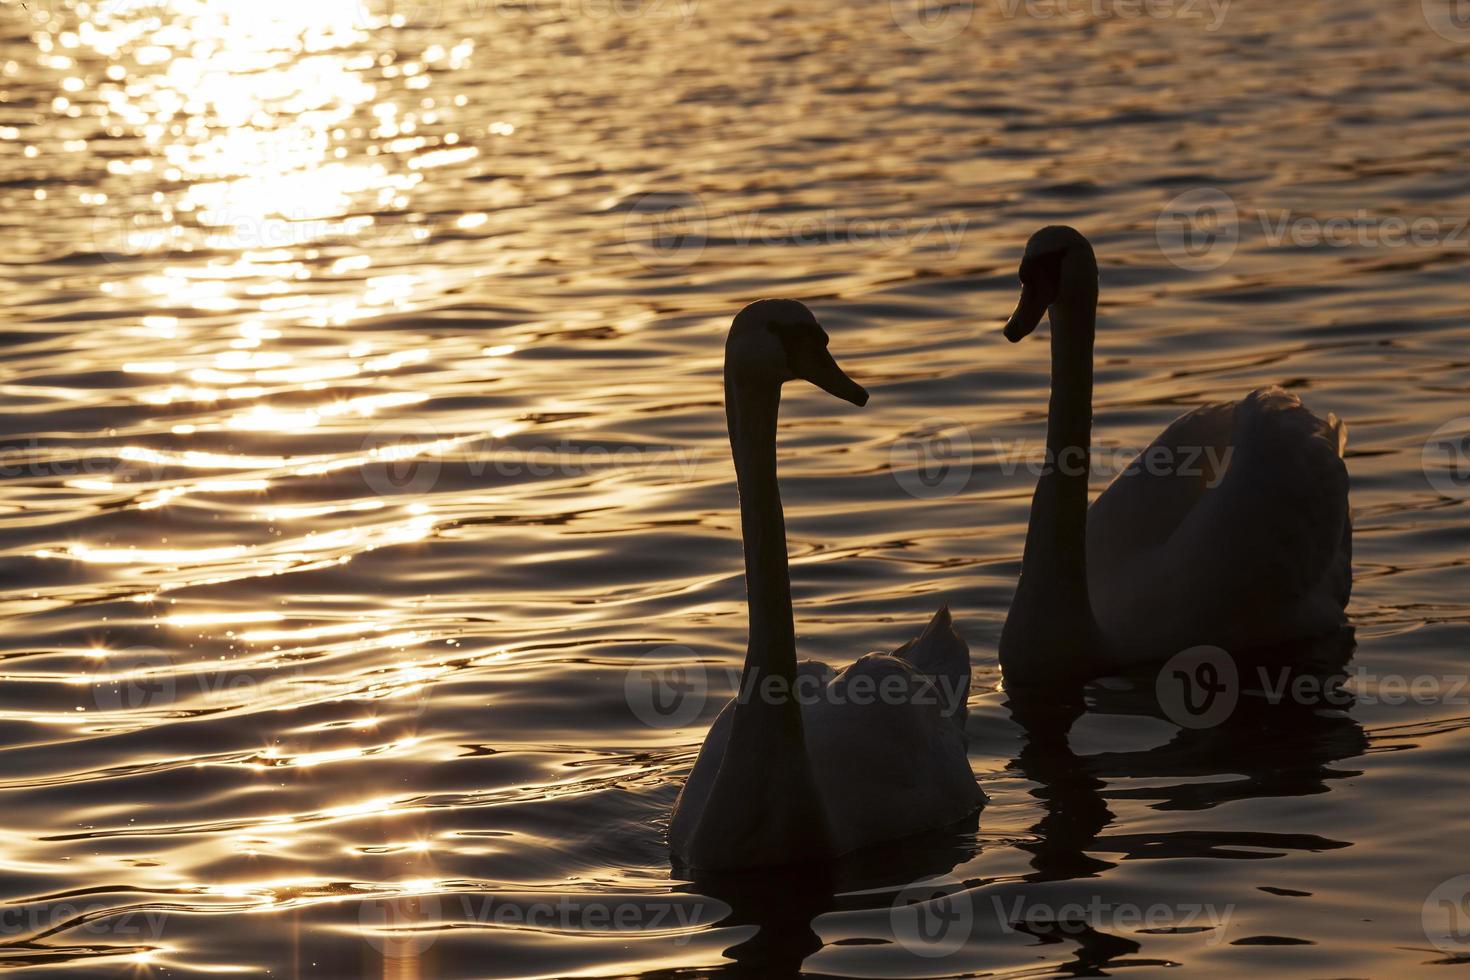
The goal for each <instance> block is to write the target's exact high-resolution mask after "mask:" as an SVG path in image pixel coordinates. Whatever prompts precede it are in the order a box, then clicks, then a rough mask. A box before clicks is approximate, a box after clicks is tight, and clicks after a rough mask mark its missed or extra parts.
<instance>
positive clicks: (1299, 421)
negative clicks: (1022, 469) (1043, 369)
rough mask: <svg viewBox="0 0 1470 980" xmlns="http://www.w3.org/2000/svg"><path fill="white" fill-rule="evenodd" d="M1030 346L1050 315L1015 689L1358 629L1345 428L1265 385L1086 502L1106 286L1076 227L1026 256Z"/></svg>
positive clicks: (1012, 626)
mask: <svg viewBox="0 0 1470 980" xmlns="http://www.w3.org/2000/svg"><path fill="white" fill-rule="evenodd" d="M1020 278H1021V299H1020V302H1019V304H1018V305H1017V307H1016V311H1015V313H1014V314H1012V316H1011V318H1010V320H1009V322H1007V324H1006V326H1005V336H1006V338H1007V339H1008V340H1010V341H1011V342H1013V343H1014V342H1017V341H1020V340H1021V339H1023V338H1024V337H1026V336H1027V335H1028V334H1030V333H1031V332H1032V331H1033V330H1035V329H1036V327H1037V325H1038V324H1039V323H1040V322H1041V319H1042V317H1043V316H1048V315H1049V318H1050V321H1051V334H1052V335H1051V365H1052V384H1051V401H1050V405H1049V409H1048V414H1047V455H1046V465H1045V468H1044V470H1043V472H1042V475H1041V476H1040V478H1039V479H1038V481H1037V485H1036V491H1035V495H1034V497H1033V499H1032V506H1031V521H1030V526H1029V527H1028V528H1027V533H1026V546H1025V553H1024V555H1023V557H1022V561H1021V578H1020V581H1019V582H1018V583H1017V586H1016V593H1015V598H1014V599H1013V600H1012V602H1011V609H1010V613H1009V615H1008V616H1007V617H1006V624H1005V627H1004V630H1003V631H1002V634H1001V643H1000V661H1001V667H1002V669H1003V671H1004V673H1005V678H1006V683H1007V685H1008V686H1009V685H1027V684H1047V683H1051V682H1053V681H1055V680H1057V679H1060V678H1064V677H1072V678H1086V677H1091V676H1097V675H1099V674H1103V673H1107V672H1110V671H1113V670H1118V669H1127V668H1130V667H1134V666H1138V665H1143V664H1148V663H1153V662H1157V661H1160V660H1164V659H1167V658H1168V657H1170V656H1172V655H1173V654H1175V653H1178V652H1180V651H1182V650H1184V649H1187V648H1189V647H1193V646H1199V645H1205V644H1208V645H1212V646H1218V647H1222V648H1224V649H1226V650H1229V651H1231V652H1237V651H1245V650H1253V651H1255V650H1262V649H1267V648H1273V647H1274V648H1279V650H1280V652H1279V654H1277V655H1280V656H1286V655H1287V653H1288V651H1287V650H1286V648H1285V646H1284V645H1286V644H1289V643H1290V642H1292V641H1297V640H1304V639H1309V638H1313V637H1318V636H1324V635H1327V634H1331V633H1333V632H1335V631H1337V630H1338V629H1340V628H1341V627H1342V626H1343V625H1344V624H1345V623H1346V615H1345V613H1344V610H1345V608H1346V606H1347V601H1348V597H1349V593H1350V591H1351V587H1352V567H1351V563H1352V522H1351V517H1350V514H1349V510H1348V474H1347V468H1346V466H1345V465H1344V463H1343V458H1342V457H1343V450H1344V448H1345V446H1346V443H1347V431H1346V428H1345V426H1343V424H1342V423H1341V422H1339V421H1338V420H1337V418H1336V417H1335V416H1332V415H1329V416H1328V417H1327V418H1326V419H1325V420H1324V419H1319V418H1317V417H1316V416H1315V415H1313V414H1312V413H1311V412H1310V411H1308V410H1307V408H1306V407H1305V406H1304V405H1303V404H1302V402H1301V400H1300V399H1299V398H1297V397H1296V396H1295V395H1293V394H1291V393H1289V392H1287V391H1284V390H1283V389H1281V388H1277V387H1270V388H1261V389H1257V390H1256V391H1253V392H1251V393H1250V394H1249V395H1247V396H1245V397H1244V398H1242V399H1240V400H1239V401H1235V402H1221V403H1217V404H1212V405H1206V406H1203V407H1201V408H1197V409H1195V410H1194V411H1192V412H1189V413H1187V414H1185V415H1183V416H1181V417H1180V418H1179V419H1176V420H1175V421H1174V422H1173V423H1171V424H1170V425H1169V426H1168V427H1167V428H1166V429H1165V430H1164V431H1163V432H1162V433H1161V434H1160V435H1159V436H1158V438H1156V439H1155V440H1154V442H1153V444H1152V445H1150V446H1149V447H1148V448H1147V449H1145V450H1144V451H1143V452H1142V453H1140V454H1139V456H1138V457H1137V458H1136V459H1135V460H1134V461H1133V463H1132V465H1130V466H1129V467H1127V469H1125V470H1124V472H1123V473H1122V474H1121V475H1119V476H1118V477H1117V479H1115V480H1114V481H1113V482H1112V483H1111V484H1110V485H1109V486H1108V488H1107V489H1106V490H1104V491H1103V493H1102V495H1101V496H1099V497H1098V499H1097V500H1096V501H1095V502H1094V503H1093V504H1092V505H1091V507H1089V506H1088V503H1087V497H1088V477H1089V475H1090V463H1091V457H1090V452H1089V444H1090V441H1091V435H1092V355H1093V344H1094V339H1095V336H1096V323H1097V297H1098V274H1097V259H1096V256H1095V255H1094V253H1093V249H1092V245H1091V244H1090V243H1089V242H1088V240H1087V239H1086V238H1085V237H1083V235H1082V234H1080V233H1079V232H1077V231H1076V230H1074V229H1072V228H1067V227H1060V226H1055V227H1049V228H1043V229H1042V230H1041V231H1038V232H1037V233H1036V234H1035V235H1033V236H1032V237H1031V239H1030V241H1029V242H1028V243H1027V245H1026V253H1025V256H1024V258H1023V259H1022V262H1021V270H1020Z"/></svg>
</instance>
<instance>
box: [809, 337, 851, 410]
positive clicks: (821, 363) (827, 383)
mask: <svg viewBox="0 0 1470 980" xmlns="http://www.w3.org/2000/svg"><path fill="white" fill-rule="evenodd" d="M801 360H802V361H803V362H804V363H803V364H802V365H801V368H800V370H799V371H798V372H797V377H799V378H801V380H803V381H810V382H811V383H812V384H814V385H816V386H817V387H818V388H821V389H822V390H823V391H825V392H826V393H827V394H829V395H836V396H837V397H838V398H841V399H842V400H843V401H845V402H852V403H853V404H854V405H856V406H857V407H858V408H862V407H863V406H864V405H866V404H867V403H868V392H867V389H865V388H864V387H863V386H862V385H860V384H858V383H857V382H856V381H854V380H852V379H851V378H849V377H848V376H847V375H846V374H845V373H843V370H842V368H840V367H838V366H837V362H836V361H835V360H833V358H832V353H831V351H829V350H827V348H825V347H819V348H816V349H814V350H811V351H809V352H807V353H806V356H804V357H802V359H801Z"/></svg>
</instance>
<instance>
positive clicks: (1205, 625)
mask: <svg viewBox="0 0 1470 980" xmlns="http://www.w3.org/2000/svg"><path fill="white" fill-rule="evenodd" d="M1346 440H1347V433H1346V428H1345V427H1344V426H1343V424H1342V423H1341V422H1340V421H1338V420H1337V419H1336V418H1335V417H1329V418H1328V419H1325V420H1324V419H1320V418H1318V417H1316V416H1315V415H1313V414H1312V413H1311V412H1310V411H1308V409H1307V408H1306V406H1304V405H1303V404H1302V402H1301V399H1299V398H1298V397H1297V396H1296V395H1294V394H1292V393H1290V392H1288V391H1285V390H1284V389H1281V388H1277V387H1271V388H1262V389H1259V390H1257V391H1254V392H1251V393H1250V394H1249V395H1247V396H1246V397H1245V398H1243V399H1241V400H1240V401H1239V402H1227V403H1221V404H1217V405H1209V406H1205V407H1203V408H1199V409H1196V410H1195V411H1193V412H1190V413H1188V414H1186V415H1184V416H1183V417H1181V418H1179V419H1177V420H1176V421H1175V422H1174V423H1172V424H1171V425H1170V426H1169V427H1168V428H1167V429H1165V430H1164V432H1163V433H1162V434H1161V435H1160V436H1159V437H1158V438H1157V439H1156V440H1154V443H1153V444H1152V445H1151V446H1150V447H1149V448H1148V449H1146V450H1144V452H1143V453H1141V454H1140V455H1139V457H1138V458H1137V459H1136V460H1135V461H1134V463H1133V465H1132V466H1130V467H1129V468H1128V469H1127V470H1126V471H1125V472H1124V473H1123V474H1121V475H1120V476H1119V477H1118V478H1117V479H1116V480H1114V481H1113V483H1112V484H1111V485H1110V486H1109V487H1108V488H1107V489H1106V490H1105V491H1104V492H1103V493H1102V495H1101V496H1100V497H1098V499H1097V500H1096V501H1095V502H1094V503H1093V505H1092V507H1091V508H1090V509H1089V511H1088V519H1087V564H1088V585H1089V589H1090V590H1091V593H1092V598H1093V609H1094V612H1095V614H1096V616H1097V619H1098V623H1099V625H1100V627H1101V628H1102V630H1103V633H1104V636H1105V637H1106V638H1107V640H1108V646H1109V661H1110V662H1112V663H1114V664H1124V665H1126V664H1129V663H1138V662H1145V661H1148V660H1154V659H1158V658H1160V657H1168V656H1170V655H1172V654H1173V653H1177V652H1178V651H1179V650H1182V649H1184V648H1186V647H1189V646H1193V645H1197V644H1200V643H1209V644H1214V645H1217V646H1222V647H1225V648H1227V649H1232V650H1234V649H1244V648H1248V647H1252V646H1257V645H1260V644H1264V643H1271V642H1276V641H1280V640H1285V639H1290V638H1293V637H1305V636H1314V635H1320V634H1323V633H1327V632H1330V631H1332V630H1333V629H1336V628H1337V627H1339V626H1341V625H1342V624H1343V623H1344V622H1345V621H1346V620H1345V616H1344V615H1343V608H1344V606H1345V605H1346V603H1347V599H1348V592H1349V590H1350V588H1351V567H1350V564H1351V521H1350V518H1349V514H1348V476H1347V467H1346V466H1345V465H1344V463H1343V459H1342V456H1343V452H1344V449H1345V446H1346Z"/></svg>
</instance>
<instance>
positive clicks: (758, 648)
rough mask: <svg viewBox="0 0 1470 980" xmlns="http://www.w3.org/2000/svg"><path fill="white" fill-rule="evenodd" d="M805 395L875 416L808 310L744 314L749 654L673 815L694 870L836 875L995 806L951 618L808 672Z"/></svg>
mask: <svg viewBox="0 0 1470 980" xmlns="http://www.w3.org/2000/svg"><path fill="white" fill-rule="evenodd" d="M797 379H800V380H804V381H807V382H810V383H811V384H814V385H816V386H817V387H819V388H821V389H822V390H824V391H826V392H828V393H829V394H832V395H835V396H837V397H838V398H842V399H844V400H846V401H849V402H851V403H853V404H854V405H858V406H862V405H864V404H865V403H866V402H867V400H868V394H867V392H866V391H864V390H863V388H862V387H861V386H860V385H858V384H857V383H856V382H854V381H852V380H851V379H850V378H848V377H847V375H846V374H844V373H843V371H842V369H841V368H840V367H838V366H837V362H836V361H835V360H833V358H832V355H831V353H830V352H829V351H828V349H827V335H826V333H825V331H823V329H822V327H821V326H820V325H819V324H818V323H817V321H816V319H815V318H814V317H813V316H812V314H811V311H810V310H808V309H807V308H806V307H805V306H803V305H802V304H801V303H798V302H795V301H793V300H762V301H760V302H757V303H753V304H751V305H750V306H747V307H746V308H745V309H743V310H742V311H741V312H740V313H739V314H738V315H737V316H736V317H735V320H734V323H733V324H732V325H731V327H730V332H729V335H728V338H727V340H726V344H725V415H726V420H727V423H728V425H729V431H730V446H731V450H732V453H733V455H734V459H735V477H736V483H737V485H738V488H739V492H740V527H741V536H742V539H743V542H744V548H745V584H746V593H747V602H748V607H749V640H748V645H747V647H746V654H745V667H744V672H743V676H742V678H741V684H740V693H739V694H738V695H737V696H736V698H735V699H733V700H732V701H731V702H730V703H729V704H727V705H726V706H725V708H724V710H722V711H721V712H720V714H719V716H718V717H717V718H716V719H715V721H714V723H713V725H711V727H710V731H709V734H708V735H707V736H706V738H705V741H704V745H703V747H702V748H701V749H700V752H699V757H698V759H697V760H696V761H695V764H694V768H693V770H692V771H691V772H690V774H689V777H688V780H687V781H686V782H685V784H684V787H683V789H682V790H681V792H680V794H679V798H678V800H677V802H675V804H674V812H673V816H672V819H671V821H670V825H669V845H670V849H671V850H672V852H673V854H674V857H675V859H676V861H678V862H679V863H681V864H682V865H684V866H685V867H686V868H689V869H696V870H701V871H729V870H740V869H748V868H759V867H771V866H778V865H789V864H802V863H809V862H819V861H825V860H829V859H831V858H834V857H837V856H839V855H841V854H845V853H848V852H850V851H853V850H857V849H858V848H861V847H864V846H867V845H869V844H875V843H879V842H881V841H888V840H895V839H898V838H901V837H907V836H909V835H912V834H916V833H919V832H921V831H925V830H931V829H934V828H938V827H942V826H946V825H948V824H950V823H954V822H956V821H958V820H961V819H963V818H964V817H965V816H967V815H968V814H970V813H972V812H974V810H975V809H976V808H978V807H979V806H980V805H981V804H982V803H983V801H984V794H983V793H981V791H980V788H979V786H978V785H977V784H976V782H975V776H974V773H973V771H972V770H971V769H970V763H969V758H968V755H967V752H966V741H965V731H964V721H965V702H966V697H967V695H968V692H969V682H970V660H969V650H968V648H967V647H966V646H965V643H964V641H963V640H961V639H960V637H959V635H958V634H957V633H956V632H955V631H954V628H953V626H952V624H951V622H950V617H949V612H948V610H946V609H941V610H940V611H939V612H938V613H937V614H936V615H935V616H934V618H933V619H932V620H931V621H930V623H929V625H928V626H927V627H925V629H924V630H923V632H922V633H921V634H920V635H919V636H918V637H917V638H915V639H914V640H911V641H909V642H908V643H906V644H904V645H903V646H902V647H900V648H899V649H897V650H895V651H893V652H892V653H888V654H883V653H870V654H868V655H867V656H864V657H862V658H861V659H859V660H858V661H857V662H855V663H853V664H852V665H850V666H848V667H846V668H844V669H843V670H840V671H834V670H833V669H832V668H830V667H828V666H827V665H825V664H821V663H817V662H815V661H804V662H801V663H798V662H797V659H796V633H795V627H794V623H793V619H792V609H791V582H790V575H789V570H788V565H787V555H786V528H785V522H784V517H783V514H782V509H781V497H780V492H779V489H778V486H777V479H776V428H777V415H778V412H779V409H780V402H781V387H782V385H784V384H785V383H786V382H788V381H792V380H797Z"/></svg>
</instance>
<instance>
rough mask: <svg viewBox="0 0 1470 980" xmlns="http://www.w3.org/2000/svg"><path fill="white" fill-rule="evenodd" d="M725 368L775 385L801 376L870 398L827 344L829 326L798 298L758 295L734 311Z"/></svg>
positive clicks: (857, 400)
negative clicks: (742, 307) (848, 373)
mask: <svg viewBox="0 0 1470 980" xmlns="http://www.w3.org/2000/svg"><path fill="white" fill-rule="evenodd" d="M725 374H726V375H727V376H728V377H731V378H733V379H735V380H737V381H743V382H746V383H750V384H758V385H764V386H773V387H777V388H779V387H780V386H781V385H783V384H785V383H786V382H788V381H793V380H795V379H797V378H800V379H801V380H802V381H808V382H810V383H812V384H814V385H816V386H817V387H818V388H821V389H822V390H823V391H825V392H827V394H829V395H836V396H837V397H838V398H841V399H842V400H843V401H848V402H852V403H853V404H854V405H857V406H858V407H862V406H863V405H866V404H867V403H868V393H867V391H866V390H864V388H863V386H862V385H860V384H858V383H857V382H856V381H854V380H852V379H851V378H849V377H848V376H847V375H846V374H845V373H844V372H843V370H842V368H840V367H838V366H837V362H836V361H835V360H833V358H832V353H831V351H829V350H827V331H825V330H823V329H822V325H821V324H820V323H818V322H817V318H816V317H814V316H812V311H811V310H809V309H807V308H806V307H805V306H804V305H802V304H801V303H798V302H797V301H796V300H794V299H763V300H759V301H757V302H755V303H751V304H750V305H749V306H747V307H746V308H745V309H743V310H741V311H740V312H739V313H738V314H736V316H735V322H734V323H732V324H731V325H730V335H729V337H728V338H727V339H726V341H725Z"/></svg>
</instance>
